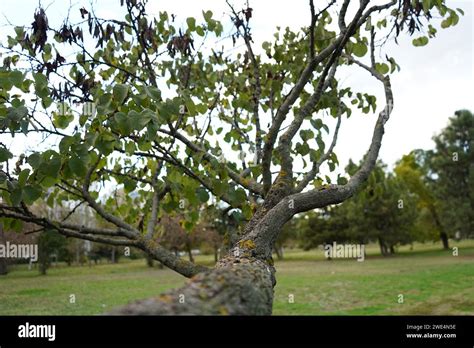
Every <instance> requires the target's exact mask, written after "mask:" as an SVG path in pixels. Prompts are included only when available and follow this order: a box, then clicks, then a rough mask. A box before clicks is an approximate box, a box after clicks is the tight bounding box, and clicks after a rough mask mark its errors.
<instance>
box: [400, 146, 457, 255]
mask: <svg viewBox="0 0 474 348" xmlns="http://www.w3.org/2000/svg"><path fill="white" fill-rule="evenodd" d="M424 163H426V152H425V151H423V150H414V151H412V152H411V153H410V154H408V155H405V156H403V157H402V159H401V160H400V161H399V162H398V163H397V165H396V167H395V169H394V171H395V173H396V175H397V177H399V178H400V179H401V180H403V182H404V183H405V185H406V186H407V188H408V189H409V190H410V191H411V192H413V193H415V194H416V195H417V196H418V197H419V204H418V208H419V209H420V212H422V213H421V214H420V216H419V217H420V219H422V220H423V219H426V214H423V212H424V211H426V213H427V214H428V215H429V217H430V220H431V222H432V224H428V226H426V224H425V228H426V229H433V228H434V229H435V230H436V231H438V234H439V238H440V240H441V242H442V243H443V248H444V249H449V240H448V234H447V233H446V229H445V228H444V226H443V224H442V223H441V219H440V213H439V211H440V204H441V201H440V200H438V199H437V198H436V196H435V189H436V188H435V187H433V186H434V185H433V183H431V184H430V182H429V180H428V177H427V175H428V173H427V168H426V165H425V164H424ZM430 225H431V226H430ZM433 225H434V226H433ZM420 232H422V231H420Z"/></svg>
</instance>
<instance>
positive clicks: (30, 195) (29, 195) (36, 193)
mask: <svg viewBox="0 0 474 348" xmlns="http://www.w3.org/2000/svg"><path fill="white" fill-rule="evenodd" d="M41 193H42V191H41V189H40V188H39V187H38V186H32V185H27V186H25V188H24V189H23V199H24V201H25V203H26V204H32V203H34V202H35V201H36V200H37V199H38V198H40V197H41Z"/></svg>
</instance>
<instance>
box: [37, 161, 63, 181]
mask: <svg viewBox="0 0 474 348" xmlns="http://www.w3.org/2000/svg"><path fill="white" fill-rule="evenodd" d="M61 164H62V163H61V158H60V157H59V156H53V158H51V159H50V160H49V161H44V162H42V163H41V166H40V168H41V171H42V173H43V174H44V175H46V176H49V177H51V178H55V179H56V178H57V177H58V174H59V170H60V169H61Z"/></svg>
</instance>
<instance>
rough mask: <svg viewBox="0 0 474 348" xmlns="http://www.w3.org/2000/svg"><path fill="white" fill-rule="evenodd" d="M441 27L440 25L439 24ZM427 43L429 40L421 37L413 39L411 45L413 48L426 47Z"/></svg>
mask: <svg viewBox="0 0 474 348" xmlns="http://www.w3.org/2000/svg"><path fill="white" fill-rule="evenodd" d="M441 26H442V24H441ZM428 42H429V39H428V38H427V37H426V36H421V37H419V38H416V39H413V41H412V43H413V46H415V47H421V46H426V45H427V44H428Z"/></svg>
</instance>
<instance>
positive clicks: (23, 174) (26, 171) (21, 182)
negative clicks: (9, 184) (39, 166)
mask: <svg viewBox="0 0 474 348" xmlns="http://www.w3.org/2000/svg"><path fill="white" fill-rule="evenodd" d="M29 174H30V170H29V169H28V168H27V169H23V170H22V171H21V172H20V174H18V185H20V187H23V186H25V183H26V180H27V179H28V175H29Z"/></svg>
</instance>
